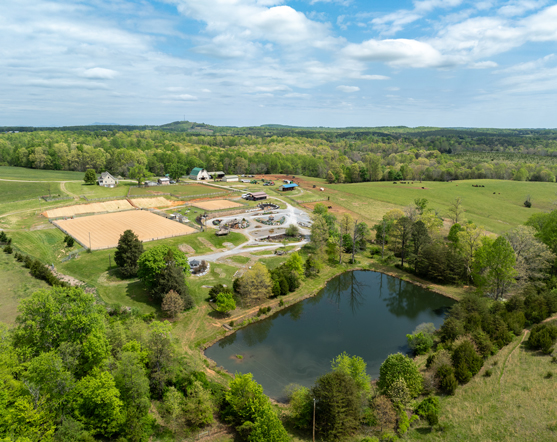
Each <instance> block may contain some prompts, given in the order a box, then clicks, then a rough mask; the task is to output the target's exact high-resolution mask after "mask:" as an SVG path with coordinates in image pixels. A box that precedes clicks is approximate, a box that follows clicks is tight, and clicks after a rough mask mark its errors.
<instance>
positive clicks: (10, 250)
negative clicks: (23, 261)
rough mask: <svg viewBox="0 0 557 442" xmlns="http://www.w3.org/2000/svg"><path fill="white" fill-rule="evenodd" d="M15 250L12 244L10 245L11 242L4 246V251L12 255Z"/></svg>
mask: <svg viewBox="0 0 557 442" xmlns="http://www.w3.org/2000/svg"><path fill="white" fill-rule="evenodd" d="M13 252H14V249H13V248H12V246H10V245H9V244H8V245H7V246H4V253H7V254H8V255H11V254H12V253H13Z"/></svg>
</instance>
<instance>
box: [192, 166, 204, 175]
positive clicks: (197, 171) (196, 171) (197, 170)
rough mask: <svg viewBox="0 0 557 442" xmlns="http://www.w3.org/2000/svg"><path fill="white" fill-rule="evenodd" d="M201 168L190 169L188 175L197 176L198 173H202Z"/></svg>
mask: <svg viewBox="0 0 557 442" xmlns="http://www.w3.org/2000/svg"><path fill="white" fill-rule="evenodd" d="M202 171H203V168H202V167H194V168H193V169H192V171H191V172H190V175H199V172H202Z"/></svg>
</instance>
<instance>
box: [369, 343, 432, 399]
mask: <svg viewBox="0 0 557 442" xmlns="http://www.w3.org/2000/svg"><path fill="white" fill-rule="evenodd" d="M400 378H402V379H404V381H405V382H406V386H407V387H408V391H409V392H410V396H411V397H416V396H418V395H419V394H420V392H421V391H422V376H421V374H420V372H419V371H418V367H417V366H416V364H415V363H414V361H413V360H412V359H410V358H409V357H408V356H405V355H403V354H401V353H397V354H394V355H389V356H388V357H387V359H385V361H384V362H383V363H382V364H381V368H380V369H379V381H378V382H377V386H378V387H379V389H380V390H381V391H382V392H387V391H389V389H390V388H391V386H392V385H393V384H394V383H395V381H398V379H400Z"/></svg>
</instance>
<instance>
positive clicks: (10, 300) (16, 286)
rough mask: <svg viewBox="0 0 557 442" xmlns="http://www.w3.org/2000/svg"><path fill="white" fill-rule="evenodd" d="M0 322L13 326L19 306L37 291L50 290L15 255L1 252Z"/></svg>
mask: <svg viewBox="0 0 557 442" xmlns="http://www.w3.org/2000/svg"><path fill="white" fill-rule="evenodd" d="M0 278H1V281H2V284H0V322H4V323H6V324H13V323H14V322H15V317H16V316H17V306H18V305H19V303H20V302H21V300H22V299H25V298H27V297H29V296H31V294H32V293H33V292H36V291H37V290H40V289H44V288H48V287H49V286H48V284H47V283H46V282H44V281H40V280H38V279H35V278H33V277H32V276H30V275H29V270H28V269H26V268H25V267H23V265H22V264H21V263H20V262H17V261H16V260H15V258H14V256H13V255H7V254H6V253H3V252H0Z"/></svg>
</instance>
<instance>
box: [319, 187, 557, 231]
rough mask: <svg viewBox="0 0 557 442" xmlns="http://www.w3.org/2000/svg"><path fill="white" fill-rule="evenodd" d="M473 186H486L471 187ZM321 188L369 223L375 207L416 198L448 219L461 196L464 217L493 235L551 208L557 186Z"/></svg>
mask: <svg viewBox="0 0 557 442" xmlns="http://www.w3.org/2000/svg"><path fill="white" fill-rule="evenodd" d="M473 184H480V185H484V186H485V187H479V188H478V187H472V185H473ZM323 186H324V187H326V188H327V189H328V190H329V189H330V190H331V191H329V192H327V191H325V192H324V193H325V194H326V195H327V196H330V197H331V201H333V202H335V203H337V204H339V205H341V206H343V207H345V208H347V209H348V210H350V211H353V212H355V213H357V214H361V215H363V216H364V217H365V218H367V219H368V220H369V221H372V222H373V221H377V220H378V217H377V215H375V214H374V210H376V209H377V207H376V206H381V205H382V204H387V205H390V206H392V205H397V206H401V207H404V206H407V205H409V204H412V203H413V201H414V199H416V198H426V199H427V200H428V201H429V207H430V208H433V209H436V210H438V211H439V213H440V215H441V216H444V217H447V216H448V208H449V205H450V204H451V202H452V201H454V199H455V198H457V197H461V198H462V204H463V207H464V209H465V210H466V212H465V214H464V216H465V218H466V219H468V220H471V221H473V222H475V223H477V224H479V225H482V226H484V227H485V228H486V229H487V230H489V231H491V232H494V233H501V232H504V231H506V230H509V229H510V228H512V227H515V226H517V225H519V224H524V222H526V220H527V219H528V218H529V217H530V216H531V215H532V214H534V213H538V212H545V211H549V210H552V209H554V208H555V207H556V206H555V205H554V201H556V200H557V196H556V193H557V185H556V184H555V183H541V182H519V181H504V180H470V181H454V182H450V183H443V182H437V181H435V182H430V181H428V182H425V181H424V182H423V183H421V184H420V183H419V182H417V181H415V182H414V184H413V185H412V184H407V185H405V184H393V183H391V182H375V183H358V184H333V185H327V184H323ZM422 186H423V187H425V189H422ZM527 195H530V196H531V198H532V204H533V206H532V208H531V209H527V208H526V207H524V204H523V203H524V201H525V199H526V196H527Z"/></svg>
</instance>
